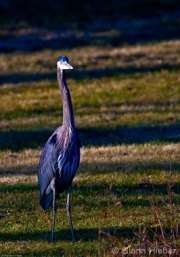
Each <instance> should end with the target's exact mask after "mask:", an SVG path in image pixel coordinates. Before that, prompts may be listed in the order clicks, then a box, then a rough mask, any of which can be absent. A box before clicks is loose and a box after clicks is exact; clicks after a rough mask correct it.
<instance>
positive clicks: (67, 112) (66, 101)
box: [57, 67, 74, 129]
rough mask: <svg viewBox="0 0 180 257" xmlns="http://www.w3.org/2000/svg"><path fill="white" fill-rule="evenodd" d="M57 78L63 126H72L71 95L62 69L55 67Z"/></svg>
mask: <svg viewBox="0 0 180 257" xmlns="http://www.w3.org/2000/svg"><path fill="white" fill-rule="evenodd" d="M57 80H58V84H59V88H60V91H61V96H62V102H63V124H62V125H63V126H67V127H69V126H70V127H71V128H72V129H73V128H74V114H73V107H72V101H71V95H70V92H69V89H68V87H67V84H66V80H65V75H64V71H63V70H60V69H59V68H58V67H57Z"/></svg>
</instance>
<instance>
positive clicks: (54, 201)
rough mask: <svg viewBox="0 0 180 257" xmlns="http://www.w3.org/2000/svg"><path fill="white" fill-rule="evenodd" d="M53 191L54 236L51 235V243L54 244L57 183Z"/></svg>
mask: <svg viewBox="0 0 180 257" xmlns="http://www.w3.org/2000/svg"><path fill="white" fill-rule="evenodd" d="M52 190H53V204H52V216H53V217H52V235H51V242H54V226H55V220H56V187H55V181H54V186H52Z"/></svg>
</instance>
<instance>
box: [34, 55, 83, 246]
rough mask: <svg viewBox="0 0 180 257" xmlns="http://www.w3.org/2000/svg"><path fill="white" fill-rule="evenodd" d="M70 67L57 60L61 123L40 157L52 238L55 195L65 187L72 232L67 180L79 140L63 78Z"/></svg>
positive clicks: (42, 197) (76, 162) (65, 61)
mask: <svg viewBox="0 0 180 257" xmlns="http://www.w3.org/2000/svg"><path fill="white" fill-rule="evenodd" d="M67 69H73V67H72V66H71V65H70V64H69V61H68V58H67V57H66V56H60V57H58V59H57V80H58V84H59V88H60V91H61V96H62V102H63V123H62V126H60V127H58V128H57V129H56V130H55V131H54V133H53V134H52V135H51V136H50V138H49V139H48V141H47V143H46V145H45V147H44V149H43V151H42V155H41V158H40V162H39V170H38V182H39V190H40V204H41V206H42V207H43V209H44V210H45V209H47V208H49V206H50V205H51V204H52V215H53V219H52V236H51V241H52V242H53V241H54V226H55V216H56V197H57V196H58V195H59V194H60V193H62V192H63V191H64V190H65V189H66V188H67V189H68V194H67V204H66V209H67V213H68V217H69V222H70V229H71V234H72V241H74V240H75V238H74V231H73V225H72V218H71V206H70V192H71V183H72V180H73V178H74V175H75V173H76V171H77V168H78V166H79V162H80V146H81V145H80V141H79V139H78V137H77V135H76V132H75V124H74V115H73V107H72V102H71V95H70V91H69V89H68V87H67V84H66V80H65V74H64V73H65V71H64V70H67Z"/></svg>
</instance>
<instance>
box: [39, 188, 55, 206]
mask: <svg viewBox="0 0 180 257" xmlns="http://www.w3.org/2000/svg"><path fill="white" fill-rule="evenodd" d="M52 201H53V192H52V191H51V192H50V193H49V194H44V195H43V197H42V198H41V199H40V204H41V206H42V207H43V209H44V210H46V209H48V208H49V206H50V205H51V203H52Z"/></svg>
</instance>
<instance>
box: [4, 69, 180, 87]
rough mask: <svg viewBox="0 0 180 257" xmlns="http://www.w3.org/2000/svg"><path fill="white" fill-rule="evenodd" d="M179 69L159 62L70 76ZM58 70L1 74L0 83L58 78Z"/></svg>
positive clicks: (76, 77) (85, 77)
mask: <svg viewBox="0 0 180 257" xmlns="http://www.w3.org/2000/svg"><path fill="white" fill-rule="evenodd" d="M164 69H165V70H169V71H170V70H179V66H178V65H172V64H159V65H154V66H153V67H152V66H144V67H140V68H138V67H134V66H128V67H119V68H104V69H93V70H89V71H86V70H83V71H81V70H79V71H74V72H73V73H70V72H69V73H68V78H72V79H74V80H83V79H88V80H90V79H100V78H103V77H112V76H115V75H117V74H123V75H132V74H135V73H145V72H156V71H161V70H164ZM56 77H57V75H56V72H51V73H34V74H17V73H14V74H13V73H11V74H8V75H0V85H3V84H7V83H13V84H17V83H22V82H39V81H44V80H49V81H50V80H53V81H54V80H56Z"/></svg>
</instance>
